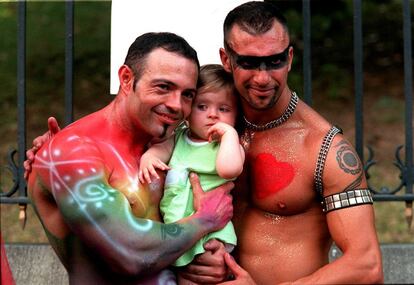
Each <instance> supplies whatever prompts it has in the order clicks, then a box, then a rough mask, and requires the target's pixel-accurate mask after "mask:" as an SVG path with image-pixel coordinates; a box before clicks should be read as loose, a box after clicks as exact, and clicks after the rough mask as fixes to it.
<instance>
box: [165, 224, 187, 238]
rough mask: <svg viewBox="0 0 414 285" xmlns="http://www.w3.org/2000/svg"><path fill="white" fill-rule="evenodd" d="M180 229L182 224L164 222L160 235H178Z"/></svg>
mask: <svg viewBox="0 0 414 285" xmlns="http://www.w3.org/2000/svg"><path fill="white" fill-rule="evenodd" d="M181 231H182V226H180V225H178V224H166V225H164V226H163V227H161V235H162V239H163V240H165V239H167V237H168V236H171V237H176V236H178V235H179V234H180V233H181Z"/></svg>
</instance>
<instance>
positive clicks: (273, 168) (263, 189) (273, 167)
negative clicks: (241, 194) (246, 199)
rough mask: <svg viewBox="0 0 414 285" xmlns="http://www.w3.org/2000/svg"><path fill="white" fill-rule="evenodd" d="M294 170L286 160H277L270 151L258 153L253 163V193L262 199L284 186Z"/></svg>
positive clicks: (289, 181)
mask: <svg viewBox="0 0 414 285" xmlns="http://www.w3.org/2000/svg"><path fill="white" fill-rule="evenodd" d="M294 176H295V171H294V169H293V167H292V165H290V164H289V163H287V162H282V161H277V160H276V159H275V158H274V156H273V155H271V154H270V153H259V154H258V155H257V156H256V158H255V160H254V163H253V184H254V189H255V191H254V195H255V197H256V198H258V199H264V198H267V197H269V196H270V195H273V194H275V193H277V192H279V191H280V190H283V189H284V188H286V187H287V186H288V185H289V184H290V183H291V182H292V180H293V177H294Z"/></svg>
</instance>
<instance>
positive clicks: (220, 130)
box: [207, 122, 237, 142]
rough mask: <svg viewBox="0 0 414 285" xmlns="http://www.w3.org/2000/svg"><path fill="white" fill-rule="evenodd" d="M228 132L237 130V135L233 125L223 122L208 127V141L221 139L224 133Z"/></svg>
mask: <svg viewBox="0 0 414 285" xmlns="http://www.w3.org/2000/svg"><path fill="white" fill-rule="evenodd" d="M227 132H235V133H236V135H237V132H236V130H235V129H234V128H233V127H232V126H230V125H229V124H226V123H223V122H218V123H216V124H214V125H213V126H211V127H210V128H209V129H208V132H207V135H208V141H209V142H211V141H214V140H216V141H220V140H221V138H222V137H223V135H224V134H225V133H227Z"/></svg>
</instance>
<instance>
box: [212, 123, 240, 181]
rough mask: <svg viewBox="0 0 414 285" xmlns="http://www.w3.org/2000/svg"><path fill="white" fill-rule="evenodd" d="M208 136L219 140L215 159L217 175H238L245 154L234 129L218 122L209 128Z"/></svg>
mask: <svg viewBox="0 0 414 285" xmlns="http://www.w3.org/2000/svg"><path fill="white" fill-rule="evenodd" d="M209 138H215V139H217V140H219V141H220V148H219V151H218V154H217V159H216V169H217V173H218V175H219V176H220V177H222V178H224V179H233V178H236V177H237V176H239V175H240V174H241V173H242V171H243V164H244V156H245V154H244V150H243V148H242V146H241V145H240V143H239V136H238V134H237V132H236V130H235V129H234V128H233V127H232V126H230V125H228V124H225V123H222V122H219V123H217V124H215V125H214V126H212V127H211V128H210V129H209Z"/></svg>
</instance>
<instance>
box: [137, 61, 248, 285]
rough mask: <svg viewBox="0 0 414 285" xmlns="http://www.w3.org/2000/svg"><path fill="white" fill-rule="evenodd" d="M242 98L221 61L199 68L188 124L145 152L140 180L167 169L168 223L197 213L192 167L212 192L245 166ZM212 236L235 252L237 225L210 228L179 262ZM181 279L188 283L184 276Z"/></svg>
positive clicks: (164, 200) (164, 199)
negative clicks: (239, 128)
mask: <svg viewBox="0 0 414 285" xmlns="http://www.w3.org/2000/svg"><path fill="white" fill-rule="evenodd" d="M237 102H238V98H237V94H236V91H235V89H234V84H233V78H232V76H231V74H228V73H227V72H226V71H225V70H224V69H223V67H222V66H221V65H218V64H209V65H204V66H202V67H201V69H200V76H199V87H198V90H197V95H196V97H195V99H194V102H193V104H192V109H191V114H190V115H189V117H188V125H189V127H187V126H186V125H185V124H183V125H182V126H181V127H178V128H177V130H176V132H175V135H174V136H173V137H171V138H169V139H168V140H166V141H164V142H162V143H159V144H154V145H152V146H151V147H150V148H149V149H148V150H147V151H146V152H145V153H144V155H143V156H142V158H141V162H140V170H139V179H140V181H141V183H145V182H147V183H151V176H154V177H156V178H158V176H157V173H156V171H155V169H161V170H168V173H167V177H166V179H165V191H164V196H163V197H162V199H161V203H160V210H161V214H162V215H163V218H164V222H165V223H173V222H175V221H177V220H180V219H182V218H183V217H187V216H190V215H192V214H193V213H194V208H193V193H192V189H191V184H190V182H189V179H188V175H189V173H190V172H195V173H197V175H198V176H199V178H200V183H201V187H202V188H203V190H204V191H209V190H211V189H214V188H216V187H217V186H219V185H221V184H223V183H225V182H226V181H229V180H234V179H236V178H237V176H239V175H240V174H241V172H242V170H243V163H244V156H245V153H244V150H243V148H242V146H241V145H240V143H239V137H238V134H237V131H236V130H235V128H234V126H235V124H236V119H237V112H238V104H237ZM166 163H168V166H167V164H166ZM211 239H217V240H220V241H222V242H223V243H224V244H225V245H226V249H227V250H228V251H229V252H230V251H231V250H232V249H233V248H234V246H235V245H236V243H237V238H236V234H235V232H234V228H233V225H232V224H231V223H228V224H227V225H226V226H225V227H224V228H223V229H221V230H220V231H217V232H214V233H210V234H208V235H207V236H205V237H203V238H202V239H201V240H200V241H198V242H197V243H196V244H195V245H194V246H193V247H192V248H191V249H190V250H189V251H187V252H186V253H184V254H183V255H182V256H181V257H179V258H178V259H177V260H176V262H175V263H174V265H175V266H185V265H187V264H189V263H190V262H191V261H192V260H193V258H194V257H195V256H196V255H197V254H200V253H203V252H204V251H205V250H204V248H203V244H204V243H206V242H207V241H209V240H211ZM178 281H179V284H189V281H188V280H185V279H184V278H182V277H180V276H179V278H178Z"/></svg>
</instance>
